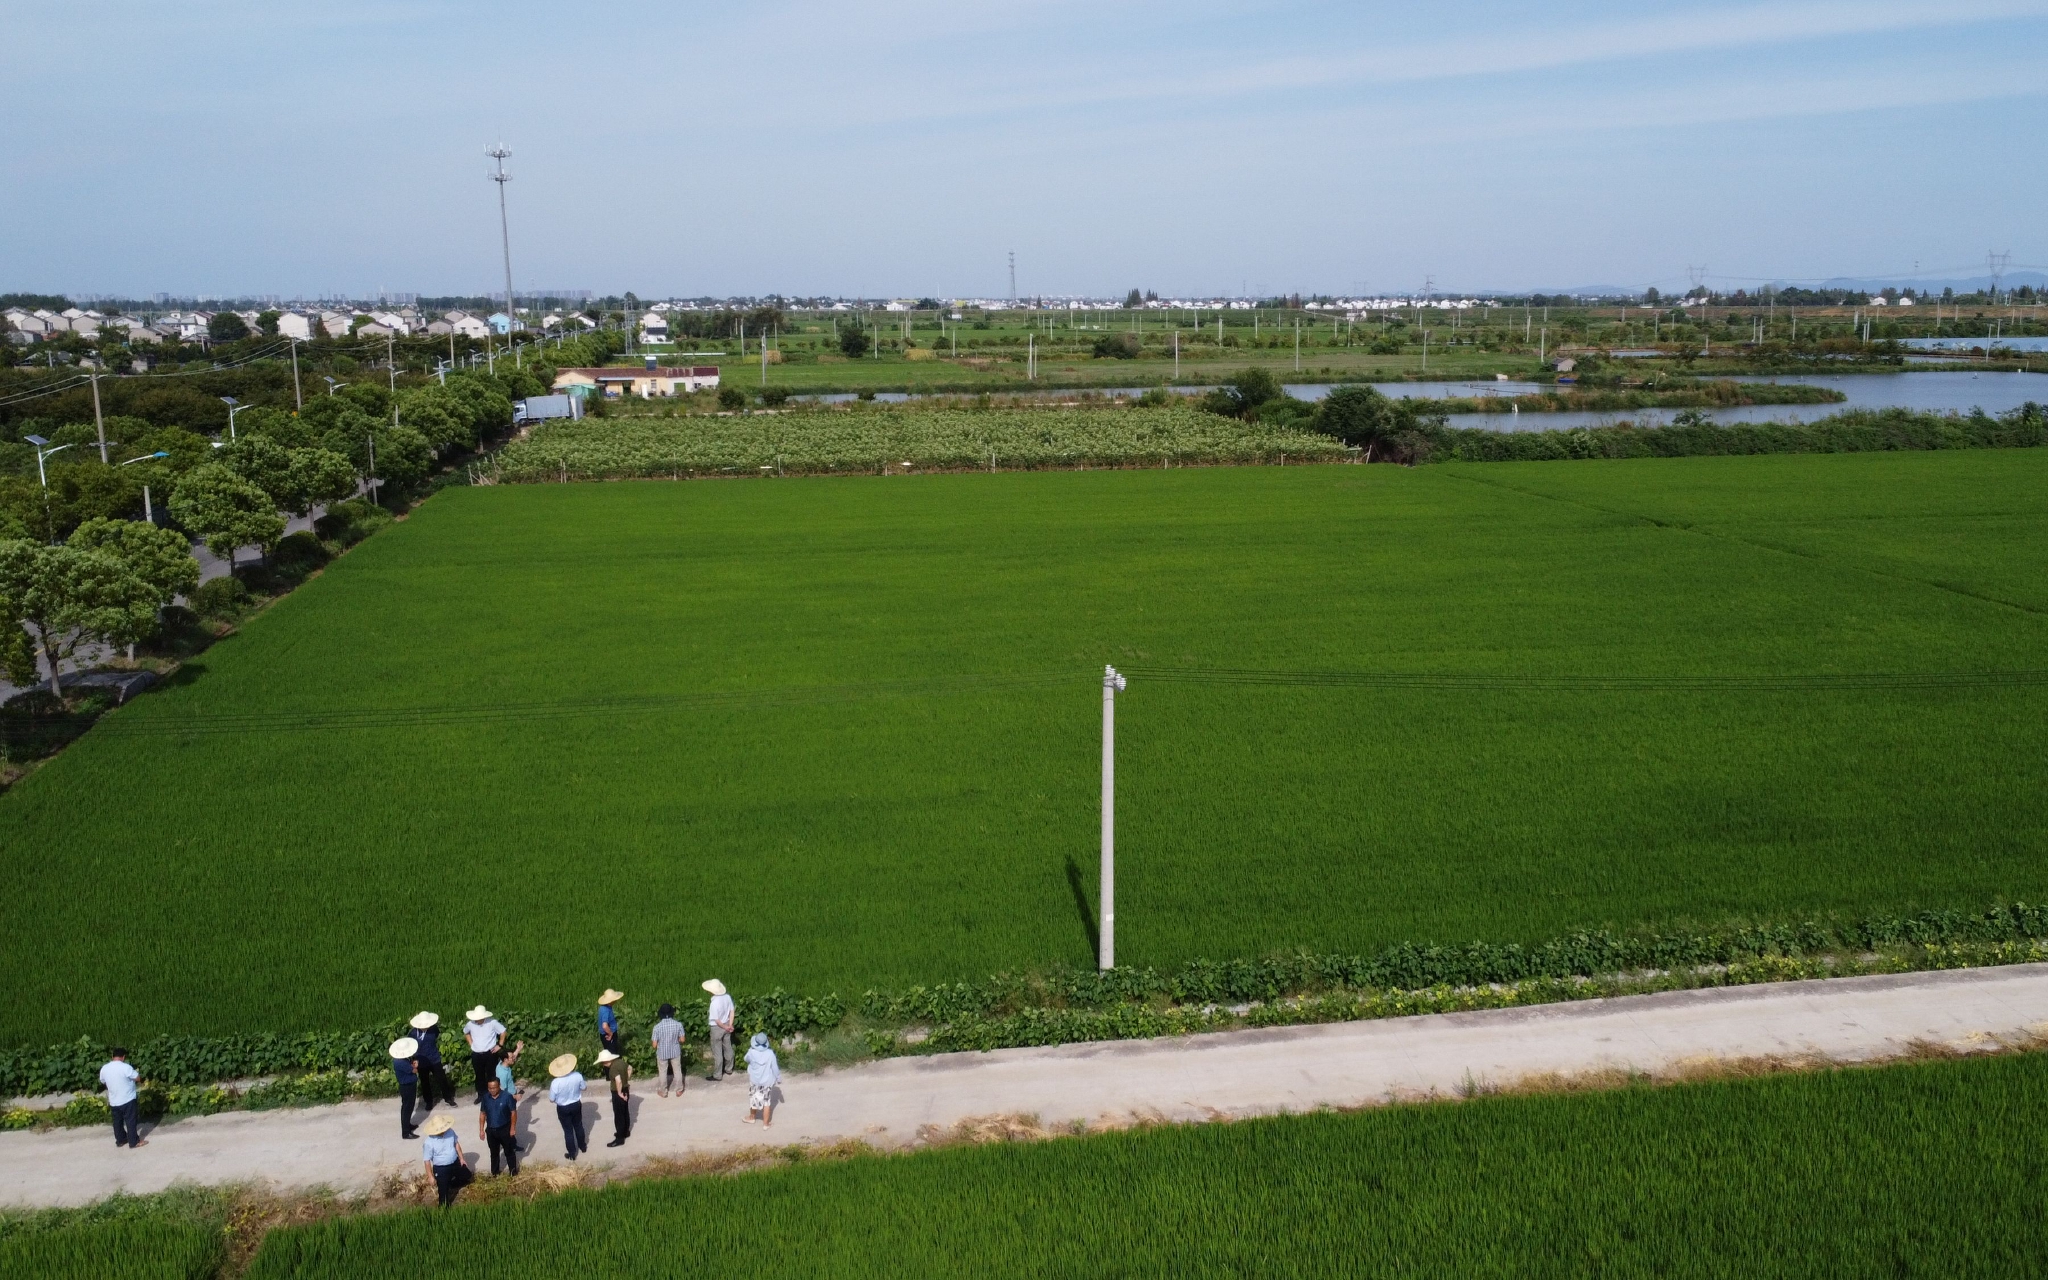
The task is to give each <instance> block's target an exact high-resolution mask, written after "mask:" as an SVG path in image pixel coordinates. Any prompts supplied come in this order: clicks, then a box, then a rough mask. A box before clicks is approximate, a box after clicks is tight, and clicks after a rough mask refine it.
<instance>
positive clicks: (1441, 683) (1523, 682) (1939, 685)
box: [1119, 666, 2048, 692]
mask: <svg viewBox="0 0 2048 1280" xmlns="http://www.w3.org/2000/svg"><path fill="white" fill-rule="evenodd" d="M1119 670H1121V671H1122V672H1123V673H1124V674H1125V675H1127V676H1129V677H1130V679H1131V680H1132V682H1133V683H1136V682H1138V681H1153V680H1159V681H1167V682H1177V683H1183V684H1212V685H1297V686H1305V687H1325V688H1328V687H1338V688H1370V689H1506V690H1519V689H1527V690H1537V691H1544V690H1561V691H1567V692H1569V691H1580V690H1582V691H1586V692H1599V691H1606V690H1616V691H1625V690H1632V689H1649V690H1657V689H1700V690H1730V691H1734V690H1753V691H1756V692H1774V691H1787V692H1790V691H1799V690H1815V691H1819V690H1829V689H1963V688H1994V687H2004V686H2012V685H2036V684H2048V670H2043V671H1935V672H1916V671H1901V672H1858V673H1835V672H1812V673H1772V672H1756V673H1752V674H1740V675H1685V674H1665V675H1575V674H1566V673H1525V674H1493V673H1484V672H1431V671H1275V670H1266V669H1261V668H1252V667H1145V666H1127V667H1121V668H1119Z"/></svg>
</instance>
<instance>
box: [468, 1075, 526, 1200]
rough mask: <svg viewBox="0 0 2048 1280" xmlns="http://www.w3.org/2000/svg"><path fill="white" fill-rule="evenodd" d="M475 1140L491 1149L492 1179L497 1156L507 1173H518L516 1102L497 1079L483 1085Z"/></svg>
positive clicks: (496, 1171) (517, 1114)
mask: <svg viewBox="0 0 2048 1280" xmlns="http://www.w3.org/2000/svg"><path fill="white" fill-rule="evenodd" d="M476 1136H477V1138H478V1139H479V1140H480V1141H482V1142H483V1143H484V1145H485V1146H487V1147H489V1148H490V1151H491V1176H492V1177H494V1178H495V1177H497V1176H498V1156H499V1153H500V1152H502V1153H503V1154H504V1157H505V1166H506V1172H508V1173H514V1174H516V1173H518V1172H519V1099H517V1098H515V1097H513V1096H512V1095H511V1094H510V1093H507V1092H506V1091H505V1088H504V1086H502V1085H500V1084H499V1083H498V1078H497V1077H496V1076H492V1077H491V1078H490V1079H489V1080H487V1081H485V1082H484V1100H483V1101H482V1102H480V1103H478V1104H477V1111H476Z"/></svg>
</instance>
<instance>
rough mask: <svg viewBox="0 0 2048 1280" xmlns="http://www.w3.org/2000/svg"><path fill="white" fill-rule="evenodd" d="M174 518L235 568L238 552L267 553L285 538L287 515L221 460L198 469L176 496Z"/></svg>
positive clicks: (181, 484)
mask: <svg viewBox="0 0 2048 1280" xmlns="http://www.w3.org/2000/svg"><path fill="white" fill-rule="evenodd" d="M170 506H171V514H172V515H173V516H175V517H177V520H178V523H179V524H182V525H184V526H185V528H187V529H188V530H190V531H191V532H192V534H193V535H194V536H196V537H197V538H199V539H200V540H201V541H202V542H204V543H206V546H207V549H208V550H210V551H212V552H213V554H215V555H217V556H220V557H221V558H222V559H224V560H226V561H227V562H228V567H229V568H231V569H232V568H233V567H234V563H235V552H236V551H237V550H238V549H240V548H242V547H246V546H258V547H262V548H264V549H265V550H268V549H269V548H271V547H273V546H275V545H277V540H278V539H279V538H281V537H283V536H284V517H282V516H280V515H278V514H277V503H276V502H275V501H273V500H272V498H271V496H270V495H269V494H268V493H265V492H264V491H263V490H262V489H259V488H257V487H256V486H255V485H253V484H250V483H249V482H248V481H247V480H244V479H243V478H242V477H241V476H240V475H239V474H238V473H237V472H236V471H235V470H234V469H233V468H231V467H228V466H225V465H223V464H221V463H218V462H210V463H207V464H206V465H205V466H203V467H194V468H193V469H192V470H190V471H188V472H186V473H185V475H184V478H182V479H180V480H179V481H178V487H177V490H176V491H175V492H173V493H172V494H171V503H170Z"/></svg>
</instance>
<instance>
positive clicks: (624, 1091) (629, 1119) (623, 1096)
mask: <svg viewBox="0 0 2048 1280" xmlns="http://www.w3.org/2000/svg"><path fill="white" fill-rule="evenodd" d="M597 1065H598V1066H599V1067H601V1068H603V1069H604V1079H605V1083H606V1084H608V1085H610V1086H611V1094H612V1140H611V1141H610V1142H607V1143H605V1144H604V1145H606V1146H608V1147H623V1146H625V1145H626V1135H627V1134H629V1133H631V1132H633V1083H632V1082H633V1064H632V1063H630V1062H628V1061H626V1060H625V1059H624V1058H622V1057H620V1056H619V1055H618V1054H616V1053H613V1052H612V1051H611V1050H610V1049H602V1050H599V1051H598V1055H597Z"/></svg>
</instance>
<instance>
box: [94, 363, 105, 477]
mask: <svg viewBox="0 0 2048 1280" xmlns="http://www.w3.org/2000/svg"><path fill="white" fill-rule="evenodd" d="M92 425H93V427H94V428H95V429H96V430H98V432H99V435H100V465H101V466H103V467H104V466H106V465H107V420H106V419H105V418H103V417H101V416H100V371H99V370H98V369H94V370H93V371H92Z"/></svg>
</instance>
